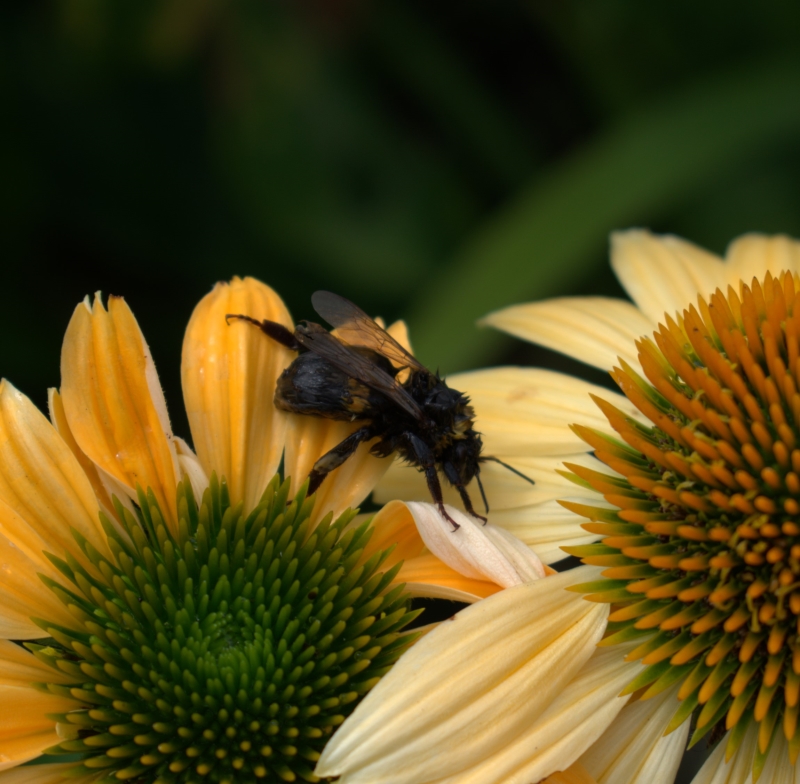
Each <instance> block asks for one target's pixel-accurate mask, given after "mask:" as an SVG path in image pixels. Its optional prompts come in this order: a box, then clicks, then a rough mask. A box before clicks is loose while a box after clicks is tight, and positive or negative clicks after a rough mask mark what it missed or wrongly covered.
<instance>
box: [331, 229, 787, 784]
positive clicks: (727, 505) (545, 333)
mask: <svg viewBox="0 0 800 784" xmlns="http://www.w3.org/2000/svg"><path fill="white" fill-rule="evenodd" d="M612 265H613V267H614V270H615V272H616V274H617V276H618V277H619V279H620V281H621V283H622V284H623V286H624V287H625V288H626V290H627V291H628V293H629V294H630V296H631V298H632V300H633V302H632V303H631V302H623V301H620V300H614V299H608V298H601V297H581V298H561V299H558V300H551V301H548V302H542V303H532V304H527V305H518V306H514V307H511V308H508V309H506V310H503V311H500V312H498V313H494V314H491V315H490V316H488V317H487V318H486V320H485V321H486V323H488V324H490V325H493V326H495V327H498V328H500V329H504V330H506V331H509V332H511V333H512V334H515V335H517V336H519V337H522V338H525V339H528V340H532V341H535V342H538V343H541V344H543V345H546V346H548V347H549V348H552V349H555V350H558V351H562V352H564V353H566V354H568V355H570V356H572V357H574V358H576V359H579V360H582V361H584V362H587V363H589V364H592V365H595V366H596V367H600V368H602V369H605V370H611V368H612V367H613V366H614V365H619V368H620V369H619V370H617V371H615V372H614V377H615V379H616V380H617V382H618V383H619V384H620V385H621V386H622V388H623V390H624V391H625V393H626V395H627V396H628V398H629V399H626V398H622V397H620V396H616V397H615V396H614V395H613V393H609V392H607V391H598V392H596V394H595V402H596V403H597V407H595V408H594V409H592V408H591V407H590V404H589V403H588V402H587V401H586V399H585V392H586V389H587V387H588V385H587V384H585V383H584V382H580V381H578V380H575V379H570V378H568V377H566V376H561V375H559V374H553V373H546V372H542V371H518V370H509V371H508V373H509V377H512V376H513V377H514V380H515V381H516V385H515V384H513V383H509V384H508V385H507V386H505V387H503V386H500V385H494V383H493V382H490V383H489V384H488V385H487V386H488V389H487V390H486V392H485V397H483V396H482V395H484V393H483V392H482V390H481V387H480V383H478V382H479V381H480V379H481V378H482V377H483V374H487V375H488V376H490V377H491V374H492V372H493V371H482V372H481V373H478V374H464V375H463V376H462V377H461V378H459V379H458V380H456V379H455V378H453V379H451V381H452V383H453V384H454V385H455V386H457V387H458V388H463V389H464V390H465V391H466V392H467V393H470V394H471V395H472V396H473V399H474V401H475V407H476V411H477V413H478V417H479V421H480V429H481V430H482V431H483V432H484V433H485V434H486V442H487V451H488V452H493V451H494V452H496V453H497V454H498V456H501V457H503V459H506V460H508V461H509V462H511V463H512V464H514V465H515V466H516V465H517V463H516V462H515V461H514V459H513V456H515V455H516V456H517V459H518V460H519V461H520V462H521V463H523V465H524V463H525V457H524V455H525V454H536V455H537V459H539V460H541V461H542V462H541V467H542V469H543V470H544V472H545V474H546V472H547V471H549V470H551V469H552V468H553V467H556V466H558V465H559V464H562V463H563V464H564V465H565V466H566V470H564V469H563V468H562V473H561V475H560V476H562V477H563V478H564V479H566V480H568V481H570V482H572V483H573V490H572V491H566V492H565V491H564V490H563V488H562V489H559V488H558V487H553V489H552V491H551V490H550V489H548V491H547V492H548V493H550V492H552V495H551V496H548V497H547V499H546V500H545V501H544V502H541V501H540V499H539V497H538V496H537V493H538V492H539V489H537V488H522V490H521V492H522V493H523V494H524V493H527V494H528V496H527V497H517V498H516V499H515V501H516V503H517V504H518V506H517V509H518V510H519V517H518V518H517V517H515V515H514V514H513V513H509V512H508V511H507V510H506V509H505V508H504V504H505V503H506V502H505V501H503V500H501V502H500V504H501V506H500V509H498V511H497V513H494V512H493V513H492V515H490V519H491V520H492V521H493V522H496V523H498V524H500V525H505V526H507V527H508V528H509V529H510V530H515V531H517V532H519V533H520V538H522V539H523V540H524V541H526V542H528V543H529V544H530V545H531V546H532V547H533V548H534V549H536V550H537V551H538V552H540V553H542V554H543V555H544V554H547V559H548V560H551V561H552V560H556V559H557V557H558V555H557V549H556V548H557V547H558V546H559V545H567V546H566V550H567V551H568V552H570V553H574V554H576V555H578V556H579V557H581V558H582V559H583V560H584V562H585V563H586V564H589V565H590V566H583V567H579V568H578V569H575V570H572V571H570V572H567V573H564V574H561V575H559V576H558V577H555V578H548V579H547V580H543V581H539V582H536V583H533V584H531V585H528V586H523V587H519V588H514V589H510V590H508V591H503V592H502V593H500V594H498V595H497V596H494V597H490V598H489V599H487V600H485V601H484V602H481V603H479V604H477V605H475V606H473V607H471V608H469V609H468V610H466V611H465V612H463V613H461V614H460V615H459V616H458V617H457V621H456V622H455V623H453V624H450V625H446V626H443V627H440V628H438V629H436V630H435V631H434V632H432V633H431V634H430V635H428V637H426V638H425V639H424V640H423V641H422V642H421V643H420V644H419V645H417V646H415V647H414V648H413V649H412V650H411V651H409V653H408V654H406V656H404V658H403V659H401V661H400V663H399V664H398V666H397V667H396V668H395V670H393V672H392V673H391V674H390V675H389V676H388V677H387V678H386V679H384V680H383V681H382V682H381V684H380V686H379V687H378V689H376V690H375V691H374V692H373V693H372V694H371V695H370V696H369V697H368V698H367V699H366V700H365V701H364V702H363V703H362V704H361V705H360V706H359V708H358V709H357V710H356V712H355V713H354V714H353V716H352V717H351V718H350V719H349V720H348V721H347V722H346V723H345V724H344V725H343V727H342V728H341V729H340V730H339V731H338V732H337V734H336V735H335V736H334V738H333V740H332V742H331V743H330V744H329V745H328V747H327V748H326V750H325V753H324V754H323V757H322V759H321V760H320V763H319V768H318V769H320V770H324V771H328V772H335V773H338V774H341V775H342V779H341V781H342V783H343V784H356V782H367V781H369V782H370V784H384V782H385V783H386V784H388V782H390V781H391V782H392V783H393V784H445V782H446V783H447V784H467V782H476V783H477V782H481V784H527V783H528V782H531V781H538V780H539V779H544V778H545V777H547V776H553V778H552V779H551V781H557V780H558V776H567V777H577V776H583V775H584V774H588V775H590V776H591V777H592V778H594V779H595V780H596V781H598V782H602V783H604V784H605V783H606V782H607V784H633V783H634V782H636V784H650V783H651V782H658V783H659V784H661V782H663V783H664V784H671V782H672V781H673V780H674V777H675V773H676V771H677V768H678V764H679V762H680V757H681V754H682V752H683V749H684V746H685V743H686V741H687V738H688V735H689V729H690V719H691V718H692V716H694V719H695V721H696V729H695V730H694V735H693V739H694V740H695V741H697V740H699V739H700V738H701V737H704V736H706V734H707V733H708V732H709V731H710V730H712V728H714V727H716V728H717V731H718V734H724V737H723V738H722V739H721V741H720V742H719V745H718V747H717V750H716V751H715V752H714V754H713V755H712V756H711V757H710V759H709V761H708V762H707V764H706V765H705V767H704V768H703V770H702V771H701V773H700V774H698V776H697V779H696V784H709V783H710V782H714V784H720V783H721V782H725V784H746V783H748V784H749V782H751V780H755V779H758V778H759V776H762V777H764V778H763V779H762V780H766V781H769V782H774V781H781V782H783V781H786V782H789V781H794V782H796V781H798V780H800V779H799V778H798V768H797V766H796V764H795V760H796V758H797V754H798V750H800V732H798V729H797V718H798V712H799V711H800V640H798V631H797V629H798V623H797V622H798V619H800V588H798V586H800V577H799V576H800V565H798V564H800V560H798V559H800V523H798V522H796V520H797V515H798V513H799V512H800V479H798V477H800V449H798V448H797V445H798V444H800V394H798V389H800V360H799V359H798V357H799V356H800V294H798V292H800V243H797V242H795V241H792V240H790V239H788V238H786V237H773V238H768V237H762V236H758V235H748V236H746V237H743V238H741V239H739V240H737V241H736V242H735V243H733V244H732V245H731V247H730V248H729V250H728V253H727V255H726V257H725V259H721V258H718V257H716V256H714V255H712V254H710V253H707V252H706V251H703V250H701V249H699V248H697V247H695V246H693V245H691V244H690V243H687V242H685V241H683V240H680V239H677V238H675V237H664V238H657V237H654V236H653V235H651V234H649V233H648V232H645V231H631V232H626V233H621V234H618V235H615V237H614V239H613V242H612ZM782 273H788V274H782ZM715 292H716V293H715ZM659 325H664V326H659ZM654 331H655V332H656V336H655V338H652V339H651V338H650V337H649V336H651V335H653V333H654ZM523 379H524V380H523ZM473 380H474V381H475V383H473ZM520 401H522V403H520ZM520 413H521V414H522V416H520ZM568 426H570V427H568ZM515 430H516V433H515V432H514V431H515ZM495 434H496V437H495ZM537 434H539V435H537ZM539 436H541V437H539ZM493 438H494V440H493ZM526 442H527V443H528V444H529V445H530V446H529V448H530V449H532V450H535V451H534V452H528V453H526V452H525V448H526V447H525V444H526ZM590 451H591V452H593V454H591V455H590V454H588V453H589V452H590ZM573 455H580V458H579V459H576V458H575V457H574V456H573ZM548 460H549V461H550V462H549V463H547V461H548ZM520 467H522V466H520ZM526 468H527V469H528V471H531V472H532V470H533V469H532V467H531V466H530V464H528V466H526ZM523 470H524V469H523ZM400 476H401V473H400V472H399V471H398V470H396V469H395V468H393V469H392V471H391V472H390V473H389V474H388V475H387V477H386V478H385V480H384V482H385V484H384V485H382V486H381V489H379V492H381V493H382V492H386V493H387V494H388V493H390V492H391V493H394V494H395V495H397V496H399V497H415V496H416V495H418V493H419V491H418V489H416V488H415V486H414V485H412V484H411V483H410V482H409V481H408V480H406V479H403V480H402V483H401V480H400ZM535 478H536V479H537V480H538V479H539V478H540V475H538V474H537V475H536V476H535ZM507 479H509V481H511V480H510V478H508V477H507ZM557 481H558V480H554V479H551V480H550V484H551V486H553V485H556V483H557ZM390 483H392V484H390ZM487 484H489V483H488V482H487ZM542 484H544V482H542ZM385 487H390V488H391V490H385V491H384V489H383V488H385ZM487 494H489V496H490V500H491V495H492V493H491V490H490V489H488V488H487ZM551 499H552V500H551ZM556 499H560V500H562V501H564V502H565V503H564V504H563V505H564V507H566V508H565V509H564V511H563V513H562V514H560V515H556V516H555V517H554V516H553V514H552V512H553V509H554V505H555V502H556ZM575 512H577V514H574V513H575ZM581 517H583V518H584V520H583V526H582V528H581V529H578V528H577V526H578V525H579V524H580V523H581ZM585 518H588V519H589V522H586V520H585ZM539 530H544V531H545V532H546V536H547V537H548V540H547V542H549V544H548V543H546V542H545V540H543V539H542V538H540V536H539V534H538V533H537V532H538V531H539ZM559 530H560V532H561V536H559ZM580 530H582V531H583V533H584V534H585V535H586V537H587V539H588V541H590V542H598V540H600V539H602V542H598V543H596V544H586V543H580V542H578V541H577V540H578V539H579V538H580V536H581V534H580V533H579V531H580ZM549 537H552V538H549ZM548 547H551V548H552V551H551V553H548V549H547V548H548ZM587 569H594V570H596V571H595V572H594V574H593V575H591V576H590V577H587V575H586V574H585V573H584V572H585V570H587ZM563 587H567V588H569V589H570V591H571V592H572V593H571V595H573V596H578V597H579V596H581V594H585V595H588V598H589V599H590V600H591V601H589V602H583V604H580V603H576V604H575V605H574V606H575V609H574V610H573V609H572V605H570V604H569V603H568V600H567V599H566V598H564V593H562V592H561V588H563ZM562 603H563V604H562ZM609 605H610V606H611V609H612V613H611V616H610V621H609V625H608V627H607V628H606V629H605V631H603V627H605V624H606V621H605V619H604V616H598V617H597V618H596V619H595V621H594V623H596V624H597V625H596V626H595V625H591V631H590V630H589V629H582V630H581V631H580V633H579V634H577V635H576V634H575V630H576V629H577V628H579V627H580V624H581V623H582V621H581V620H580V618H579V615H576V613H578V614H579V613H580V612H581V610H582V611H583V612H585V613H589V612H597V608H598V607H603V608H605V607H609ZM578 608H581V610H579V609H578ZM581 617H582V616H581ZM587 617H588V616H587ZM587 623H588V621H587ZM481 630H483V631H484V632H485V633H484V634H482V633H481ZM601 635H604V636H603V639H602V642H601V644H600V647H598V648H597V650H596V651H595V650H594V646H595V642H596V641H598V640H599V639H600V636H601ZM562 639H563V640H564V641H570V642H573V641H574V642H573V644H571V645H569V646H567V647H568V650H567V651H564V652H563V653H562V652H561V649H558V648H553V652H554V653H555V652H556V650H558V653H557V654H556V655H555V656H553V657H551V656H549V655H548V654H547V652H548V651H549V649H550V646H553V645H558V643H559V641H561V640H562ZM542 656H544V658H540V657H542ZM554 659H555V660H557V663H556V661H554ZM473 662H478V663H479V667H477V668H473ZM450 664H452V666H450ZM423 666H424V672H425V673H426V674H428V677H430V678H431V679H432V680H431V681H428V680H427V679H426V680H425V683H426V684H427V685H426V686H425V687H422V685H421V684H422V681H420V686H419V687H418V686H417V681H413V682H412V683H411V685H409V679H408V678H407V677H403V673H404V672H405V671H406V668H407V667H415V668H416V669H417V670H420V669H421V668H422V667H423ZM477 670H479V672H478V671H477ZM552 684H555V688H553V689H551V688H549V687H550V686H551V685H552ZM632 695H633V696H632ZM385 706H391V707H385ZM726 729H727V733H726ZM367 732H369V734H370V737H371V739H372V742H371V743H370V744H369V745H367V744H366V743H364V744H363V745H359V742H358V741H359V739H362V740H363V739H365V738H366V733H367ZM387 760H392V761H394V766H395V767H394V768H393V769H391V768H390V766H389V765H388V764H387V763H386V761H387ZM400 760H404V761H405V762H404V765H403V766H401V765H400ZM558 771H565V772H564V773H557V772H558Z"/></svg>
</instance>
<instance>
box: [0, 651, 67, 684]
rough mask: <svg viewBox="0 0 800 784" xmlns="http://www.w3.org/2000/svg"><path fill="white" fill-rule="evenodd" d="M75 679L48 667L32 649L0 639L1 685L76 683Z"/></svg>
mask: <svg viewBox="0 0 800 784" xmlns="http://www.w3.org/2000/svg"><path fill="white" fill-rule="evenodd" d="M74 681H75V679H74V678H71V677H70V676H68V675H67V674H66V673H63V672H61V671H60V670H55V669H53V668H52V667H48V666H47V665H46V664H44V663H43V662H41V661H39V659H37V658H36V657H35V656H34V655H33V654H32V653H31V652H30V651H28V650H26V649H25V648H23V647H22V646H21V645H17V644H15V643H13V642H9V641H8V640H0V686H30V684H31V683H74Z"/></svg>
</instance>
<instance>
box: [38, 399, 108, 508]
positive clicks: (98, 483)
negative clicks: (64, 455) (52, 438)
mask: <svg viewBox="0 0 800 784" xmlns="http://www.w3.org/2000/svg"><path fill="white" fill-rule="evenodd" d="M47 408H48V411H49V412H50V422H51V423H52V425H53V427H54V428H55V429H56V430H57V431H58V434H59V435H60V436H61V438H63V439H64V443H65V444H66V445H67V446H68V447H69V448H70V451H71V452H72V454H73V455H75V459H76V460H77V461H78V463H79V465H80V467H81V468H82V469H83V473H84V474H86V478H87V479H88V480H89V483H90V484H91V486H92V490H93V491H94V494H95V496H96V497H97V500H98V502H99V504H100V505H101V506H102V508H103V511H104V512H106V513H107V514H115V511H114V505H113V503H112V501H111V496H110V495H109V493H108V488H107V487H106V486H105V484H103V479H102V477H101V476H100V472H99V471H98V470H97V466H96V465H95V464H94V463H93V462H92V461H91V460H90V459H89V458H88V457H87V456H86V454H85V453H84V451H83V450H82V449H81V448H80V447H79V446H78V442H77V441H76V440H75V436H73V435H72V431H71V430H70V429H69V422H67V414H66V412H65V411H64V401H63V400H62V399H61V395H60V394H59V392H58V390H57V389H54V388H53V387H50V389H48V390H47Z"/></svg>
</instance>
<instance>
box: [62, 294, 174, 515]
mask: <svg viewBox="0 0 800 784" xmlns="http://www.w3.org/2000/svg"><path fill="white" fill-rule="evenodd" d="M61 379H62V386H61V396H62V398H63V402H64V411H65V412H66V416H67V421H68V423H69V428H70V430H71V431H72V434H73V435H74V437H75V441H76V442H77V443H78V446H79V447H80V448H81V450H82V451H83V452H84V453H85V454H86V455H87V456H88V457H89V458H90V459H91V460H92V461H93V462H94V463H95V465H97V467H98V468H99V469H100V470H101V471H102V472H105V473H106V474H108V476H109V477H111V478H112V479H114V480H116V482H117V483H119V486H120V487H123V488H124V489H125V491H126V492H127V493H128V495H129V496H130V497H131V498H135V497H136V487H137V485H139V486H141V487H142V489H148V488H150V489H151V490H152V491H153V493H154V494H155V497H156V499H157V500H158V502H159V505H160V506H161V511H162V512H163V514H164V516H165V517H166V519H167V520H168V521H171V522H173V523H174V520H175V514H176V512H175V485H176V484H177V481H178V479H179V478H180V473H179V469H178V457H177V454H176V451H175V445H174V444H173V441H172V429H171V427H170V424H169V419H168V417H167V408H166V403H165V402H164V396H163V393H162V391H161V386H160V384H159V381H158V376H157V375H156V369H155V365H154V364H153V360H152V358H151V356H150V350H149V348H148V347H147V343H145V340H144V336H143V335H142V333H141V330H140V329H139V325H138V324H137V323H136V319H135V318H134V316H133V313H132V312H131V310H130V308H129V307H128V306H127V304H126V303H125V301H124V300H122V299H121V298H119V297H110V298H109V301H108V310H106V309H105V308H104V307H103V304H102V302H101V301H100V298H99V297H97V298H96V299H95V303H94V307H93V308H91V309H90V308H89V305H88V302H84V303H81V304H80V305H78V307H77V308H76V309H75V312H74V314H73V316H72V319H71V321H70V323H69V326H68V327H67V333H66V335H65V336H64V346H63V349H62V353H61Z"/></svg>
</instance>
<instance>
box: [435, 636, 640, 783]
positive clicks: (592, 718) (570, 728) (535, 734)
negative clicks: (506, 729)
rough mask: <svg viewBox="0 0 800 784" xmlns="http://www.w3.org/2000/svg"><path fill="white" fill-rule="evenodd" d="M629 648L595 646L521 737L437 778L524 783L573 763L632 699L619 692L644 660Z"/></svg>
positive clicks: (453, 781)
mask: <svg viewBox="0 0 800 784" xmlns="http://www.w3.org/2000/svg"><path fill="white" fill-rule="evenodd" d="M631 648H632V646H631ZM624 653H625V652H624V651H621V650H620V649H619V648H617V649H600V650H595V652H594V653H593V654H592V656H591V658H590V659H589V661H588V662H586V664H585V665H584V666H583V667H582V668H581V669H580V670H579V671H578V672H577V673H576V674H575V675H574V676H573V678H572V679H571V680H570V681H569V683H568V684H567V685H566V686H565V687H564V688H563V689H562V690H561V691H560V693H559V694H558V696H557V697H556V699H554V700H553V701H552V702H551V703H550V704H549V705H548V706H547V707H546V708H545V710H544V711H543V712H541V713H540V714H539V715H538V716H537V717H536V718H535V719H534V720H533V721H532V722H531V723H530V724H529V725H528V726H527V727H525V728H524V729H523V731H522V732H521V733H520V734H519V735H518V736H517V737H516V738H514V739H513V740H511V741H510V742H509V743H508V744H506V745H505V746H503V747H502V748H500V749H498V750H497V752H496V753H495V754H493V755H492V756H489V757H486V758H484V759H482V760H481V761H480V762H479V763H478V764H476V765H473V766H472V767H471V768H469V769H467V770H462V771H460V772H459V773H456V774H454V775H451V776H448V777H446V778H442V779H440V780H438V781H437V782H436V784H511V783H512V782H513V783H514V784H522V782H531V781H540V780H541V779H543V778H545V777H547V776H549V775H551V774H552V773H554V772H555V771H557V770H559V769H561V768H565V767H569V766H570V765H572V764H573V763H574V762H575V761H576V760H577V759H578V758H579V757H580V755H581V754H582V752H583V751H585V750H586V749H587V748H588V747H589V746H590V745H591V744H592V743H593V742H595V741H596V740H597V739H598V738H599V737H600V736H601V735H602V734H603V732H604V731H605V730H606V729H607V728H608V726H609V725H610V724H611V723H612V722H613V721H614V719H615V718H616V717H617V715H618V714H619V712H620V710H621V709H622V707H623V706H624V705H625V703H626V702H627V701H628V699H629V698H628V697H627V696H625V697H620V696H618V695H619V692H620V691H621V690H622V689H623V688H624V687H625V685H626V684H627V683H628V682H629V681H630V680H631V679H632V678H634V677H635V676H636V675H637V674H638V672H639V671H640V670H641V665H639V664H638V663H630V662H626V661H625V660H624V658H623V657H624ZM653 784H655V782H653Z"/></svg>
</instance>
